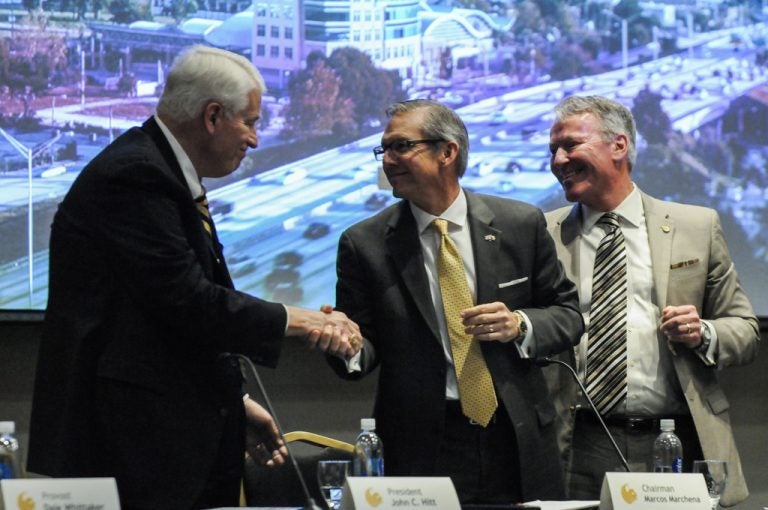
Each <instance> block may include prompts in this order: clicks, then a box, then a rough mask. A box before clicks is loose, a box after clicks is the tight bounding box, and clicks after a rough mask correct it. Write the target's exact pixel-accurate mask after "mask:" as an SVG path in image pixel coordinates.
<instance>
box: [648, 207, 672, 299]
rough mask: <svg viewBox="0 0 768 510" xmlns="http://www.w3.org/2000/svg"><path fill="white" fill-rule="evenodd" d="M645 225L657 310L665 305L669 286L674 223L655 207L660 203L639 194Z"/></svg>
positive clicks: (667, 214) (666, 214)
mask: <svg viewBox="0 0 768 510" xmlns="http://www.w3.org/2000/svg"><path fill="white" fill-rule="evenodd" d="M641 196H642V200H643V210H644V211H645V225H646V228H647V229H648V245H649V246H650V250H651V263H652V264H653V284H654V285H653V286H654V298H655V300H656V305H657V306H658V307H659V309H660V310H661V309H663V308H664V306H665V305H666V303H667V286H668V284H669V265H670V263H671V260H672V238H673V236H674V232H675V222H674V220H673V219H672V218H671V217H670V215H669V213H668V212H665V211H663V210H661V209H660V208H658V207H657V206H660V205H662V203H661V202H659V201H657V200H654V199H652V198H651V197H649V196H648V195H646V194H645V193H641Z"/></svg>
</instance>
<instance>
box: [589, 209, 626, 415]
mask: <svg viewBox="0 0 768 510" xmlns="http://www.w3.org/2000/svg"><path fill="white" fill-rule="evenodd" d="M597 225H598V226H600V227H602V228H603V229H605V231H606V235H605V237H603V239H602V240H601V241H600V245H599V246H598V248H597V253H596V255H595V270H594V274H593V277H592V303H591V307H590V312H589V333H588V344H587V393H588V394H589V395H590V397H591V398H592V400H593V401H594V403H595V406H596V407H597V409H598V411H600V414H601V415H606V414H608V413H609V412H610V411H611V410H612V409H613V408H615V407H616V405H618V404H619V403H620V402H621V401H622V400H623V399H624V398H625V396H626V394H627V250H626V246H625V243H624V234H623V233H622V232H621V228H619V217H618V215H616V214H615V213H606V214H604V215H603V216H602V217H600V219H599V220H598V222H597Z"/></svg>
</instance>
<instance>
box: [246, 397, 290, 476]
mask: <svg viewBox="0 0 768 510" xmlns="http://www.w3.org/2000/svg"><path fill="white" fill-rule="evenodd" d="M244 405H245V418H246V421H247V425H248V427H247V436H246V449H247V451H248V453H249V454H250V455H251V457H253V459H254V460H255V461H256V462H258V463H259V464H261V465H264V466H269V467H273V466H279V465H282V464H284V463H285V461H286V459H287V458H288V448H286V446H285V443H284V442H283V440H282V438H281V437H280V432H279V431H278V430H277V425H276V424H275V420H274V419H273V418H272V415H271V414H269V412H268V411H267V410H266V409H264V407H262V406H261V405H260V404H259V403H257V402H255V401H253V400H251V399H250V398H246V399H245V401H244Z"/></svg>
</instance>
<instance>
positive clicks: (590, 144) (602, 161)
mask: <svg viewBox="0 0 768 510" xmlns="http://www.w3.org/2000/svg"><path fill="white" fill-rule="evenodd" d="M602 128H603V126H602V122H601V121H600V119H599V118H598V117H596V116H595V115H593V114H591V113H579V114H575V115H571V116H569V117H566V118H564V119H561V120H559V121H556V122H555V124H554V125H553V126H552V129H551V130H550V134H549V151H550V168H551V170H552V173H553V174H554V176H555V177H557V180H558V181H559V182H560V185H561V186H562V187H563V191H564V192H565V198H566V199H567V200H568V201H570V202H580V203H582V204H585V205H587V206H589V207H591V208H593V209H595V210H598V211H612V210H613V209H615V208H616V207H617V206H618V205H619V204H620V203H621V202H622V201H623V200H624V198H626V197H627V195H629V193H630V192H631V191H632V181H631V180H630V177H629V165H628V162H627V137H626V135H616V136H614V137H613V138H612V139H611V140H606V139H605V137H604V135H603V129H602Z"/></svg>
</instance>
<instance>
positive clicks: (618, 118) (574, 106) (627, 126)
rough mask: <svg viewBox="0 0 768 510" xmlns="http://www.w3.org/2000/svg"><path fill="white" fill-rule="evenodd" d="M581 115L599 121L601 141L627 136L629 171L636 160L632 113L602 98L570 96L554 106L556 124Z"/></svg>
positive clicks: (635, 133) (635, 135) (635, 136)
mask: <svg viewBox="0 0 768 510" xmlns="http://www.w3.org/2000/svg"><path fill="white" fill-rule="evenodd" d="M582 113H591V114H592V115H594V116H595V117H597V118H598V119H600V122H601V123H602V125H603V129H602V135H603V140H605V141H606V142H610V141H613V139H614V137H616V136H617V135H626V136H627V139H628V140H629V146H628V147H627V160H628V161H629V168H630V170H631V169H632V167H633V166H635V161H636V160H637V147H636V145H635V143H636V138H637V130H636V128H635V119H634V117H632V112H631V111H629V109H628V108H627V107H626V106H624V105H622V104H620V103H617V102H616V101H613V100H611V99H608V98H607V97H602V96H570V97H567V98H565V99H563V100H562V101H560V103H559V104H558V105H557V106H555V118H556V120H557V121H558V122H561V121H563V120H565V119H566V118H568V117H571V116H573V115H579V114H582Z"/></svg>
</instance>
